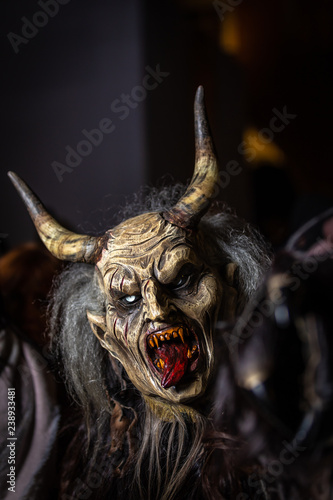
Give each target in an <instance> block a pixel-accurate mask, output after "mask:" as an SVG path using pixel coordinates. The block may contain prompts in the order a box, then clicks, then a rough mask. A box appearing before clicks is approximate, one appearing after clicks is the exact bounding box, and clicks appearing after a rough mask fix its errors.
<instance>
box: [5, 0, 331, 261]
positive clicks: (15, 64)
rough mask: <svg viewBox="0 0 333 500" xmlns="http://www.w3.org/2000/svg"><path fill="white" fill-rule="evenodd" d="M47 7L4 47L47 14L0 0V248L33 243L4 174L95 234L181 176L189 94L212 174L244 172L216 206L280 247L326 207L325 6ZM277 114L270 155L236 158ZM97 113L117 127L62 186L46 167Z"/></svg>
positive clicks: (297, 2) (187, 151) (231, 0)
mask: <svg viewBox="0 0 333 500" xmlns="http://www.w3.org/2000/svg"><path fill="white" fill-rule="evenodd" d="M44 1H45V2H46V3H47V0H44ZM63 1H65V0H63ZM58 6H59V11H58V13H57V14H56V15H54V16H53V17H51V16H49V17H48V20H47V22H46V24H45V26H43V27H39V28H38V31H37V33H36V34H34V35H33V36H31V38H30V39H26V40H27V43H20V44H19V45H18V53H15V51H14V49H13V46H12V44H11V42H10V40H9V38H8V34H9V33H15V34H16V35H20V36H22V27H23V25H24V23H25V19H28V20H29V21H32V20H33V19H39V20H40V22H43V18H42V17H38V16H37V17H36V13H37V12H40V11H43V9H42V8H41V6H40V5H39V4H38V2H37V1H33V0H25V1H20V0H11V1H10V2H9V1H7V2H3V3H2V5H1V34H2V38H1V42H2V45H1V54H2V55H1V61H2V64H1V66H2V71H1V74H2V76H1V85H2V88H1V102H2V113H1V125H2V131H1V143H2V144H1V153H2V155H1V156H2V158H1V171H0V186H1V196H0V214H1V224H0V233H1V252H5V251H6V250H9V249H10V248H12V247H14V246H15V245H17V244H18V243H20V242H24V241H29V240H33V239H35V238H36V234H35V231H34V228H33V225H32V223H31V222H30V219H29V217H28V215H27V213H26V210H25V208H24V206H23V204H22V202H21V200H20V199H19V197H18V195H17V194H16V192H15V191H14V188H13V187H12V185H11V183H10V181H9V179H8V178H7V175H6V172H7V171H8V170H14V171H15V172H17V173H18V174H19V175H21V176H22V177H23V178H24V179H25V180H26V182H27V183H28V184H29V185H30V186H31V187H32V188H33V190H34V191H35V192H36V193H37V194H38V195H39V197H40V198H41V199H42V200H43V202H44V203H45V205H46V206H47V208H48V209H49V210H50V211H51V212H52V213H53V214H54V215H55V216H56V217H57V218H58V219H59V220H60V222H62V223H63V224H65V225H66V226H67V227H68V228H70V229H74V230H75V231H79V232H87V233H90V234H98V233H100V232H101V231H102V230H104V229H106V228H108V227H110V225H112V215H113V213H114V212H115V211H116V209H117V207H118V206H119V204H124V201H125V197H126V196H128V195H130V194H131V193H133V192H135V191H137V190H138V189H139V187H140V186H141V185H145V184H148V185H156V183H158V182H161V181H160V179H161V178H162V177H163V176H165V175H166V174H169V175H168V176H167V178H166V179H164V180H163V182H171V181H172V179H173V180H175V181H181V182H186V181H187V180H188V179H189V178H190V177H191V174H192V170H193V160H194V138H193V117H192V116H193V99H194V94H195V90H196V88H197V86H198V85H199V84H203V85H204V87H205V94H206V103H207V108H208V114H209V118H210V122H211V128H212V131H213V136H214V140H215V143H216V147H217V150H218V154H219V160H220V168H221V170H223V169H224V168H225V166H226V164H227V163H228V162H229V161H231V160H234V161H237V162H239V164H240V166H241V173H240V174H239V175H237V176H234V177H232V178H231V179H230V183H229V185H228V186H227V187H226V188H225V189H222V190H221V192H220V198H221V199H223V200H225V201H226V202H227V203H228V204H229V205H231V206H232V207H234V208H235V210H236V211H237V213H238V214H239V215H240V216H242V217H244V218H246V219H247V220H249V221H250V222H253V223H255V224H257V225H258V226H259V227H260V229H261V230H262V231H263V233H264V234H265V235H266V237H267V238H268V239H269V240H270V241H271V242H272V244H273V246H274V247H276V248H277V247H279V246H280V245H282V244H283V243H284V241H285V240H286V238H287V237H288V235H289V234H290V233H291V232H292V231H293V230H294V229H295V228H296V227H298V226H299V225H300V224H301V223H302V222H304V221H305V220H307V219H308V218H309V217H311V216H313V215H315V214H316V213H318V212H320V211H322V210H323V209H325V208H326V207H328V206H331V204H332V198H333V183H332V180H333V173H332V166H331V157H332V147H333V141H332V107H333V106H332V104H333V99H332V80H333V78H332V77H333V75H332V49H333V32H332V31H333V30H332V26H333V23H332V21H333V12H332V9H333V8H332V2H331V1H330V0H319V1H316V2H314V1H313V0H312V1H311V2H310V1H306V0H281V1H277V0H271V1H269V2H267V0H243V1H240V0H226V1H225V2H222V1H220V2H214V1H204V0H200V1H199V0H196V1H195V0H193V1H190V0H188V1H186V0H178V1H176V0H174V1H172V0H168V1H164V0H162V1H158V2H156V1H152V0H145V1H144V0H127V1H124V2H120V1H110V0H109V1H107V0H97V1H95V2H91V1H88V0H80V1H79V0H70V1H68V3H67V4H64V5H58ZM34 16H35V17H34ZM22 18H23V20H22ZM157 65H159V66H160V70H161V71H162V72H167V73H169V75H168V76H167V77H165V78H164V79H163V81H162V82H160V83H159V84H158V86H157V88H156V89H154V90H151V91H148V92H147V97H146V98H145V99H143V100H142V101H141V102H139V103H138V105H137V107H136V108H135V109H131V110H130V113H129V115H128V117H127V118H126V119H124V120H120V119H119V116H120V115H119V114H116V113H115V112H114V111H112V110H111V108H110V105H111V103H112V102H113V101H114V100H115V99H118V98H120V96H121V95H122V94H123V93H124V94H130V93H131V91H132V89H133V88H134V87H135V86H137V85H141V83H142V81H143V78H144V76H145V75H146V72H147V71H146V69H145V68H146V67H147V66H150V67H151V68H153V69H155V68H156V66H157ZM150 81H152V80H150ZM284 107H286V109H287V111H288V113H291V114H294V115H296V118H295V119H293V120H291V121H290V124H288V125H287V126H286V127H285V128H284V130H282V131H281V132H279V133H276V134H274V148H275V149H274V148H273V150H271V149H272V148H270V149H269V150H267V151H264V153H262V154H259V152H258V154H257V155H256V156H255V159H252V161H247V160H246V157H245V155H244V154H242V153H241V152H240V151H239V145H240V144H241V143H242V141H243V140H244V133H245V131H246V130H248V129H249V127H251V130H255V129H256V130H257V131H258V130H259V131H260V130H261V129H263V128H265V127H268V126H269V124H270V120H271V118H272V117H273V116H274V112H273V110H274V109H278V110H280V111H281V112H282V110H283V108H284ZM103 118H110V119H111V120H112V121H113V123H114V125H115V130H114V131H113V132H112V133H111V134H108V135H104V138H103V141H102V143H101V144H100V145H99V146H96V147H94V148H93V149H92V152H91V154H89V155H87V156H86V157H84V158H83V159H82V161H81V163H80V164H79V165H78V166H77V167H75V168H74V169H73V171H72V172H71V173H68V172H67V173H64V174H63V179H62V182H60V181H59V179H58V178H57V176H56V175H55V172H54V170H53V168H52V162H54V161H58V162H61V163H64V161H65V156H66V150H65V148H66V146H68V145H69V146H71V147H72V148H74V149H75V148H76V146H77V144H78V143H79V142H80V141H81V140H82V139H85V137H84V136H83V135H82V130H83V129H87V130H88V131H90V130H92V129H95V128H96V127H97V126H98V124H99V122H100V121H101V120H102V119H103ZM253 133H255V132H251V134H253ZM269 146H272V144H269Z"/></svg>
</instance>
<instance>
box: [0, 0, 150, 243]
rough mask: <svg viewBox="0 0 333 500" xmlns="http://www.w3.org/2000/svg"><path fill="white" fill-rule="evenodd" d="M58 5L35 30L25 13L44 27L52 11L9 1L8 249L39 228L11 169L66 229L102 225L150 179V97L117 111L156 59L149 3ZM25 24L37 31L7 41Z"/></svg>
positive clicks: (1, 202) (4, 221) (5, 80)
mask: <svg viewBox="0 0 333 500" xmlns="http://www.w3.org/2000/svg"><path fill="white" fill-rule="evenodd" d="M52 4H53V10H54V11H55V9H56V7H54V2H52ZM47 5H49V7H48V8H49V9H51V7H52V5H50V4H47ZM56 5H57V6H58V12H57V13H56V14H54V15H53V17H51V16H50V15H49V16H48V21H47V23H46V25H45V26H43V27H40V28H38V32H36V33H35V34H34V28H33V27H32V28H31V26H30V27H28V28H26V29H25V28H24V25H25V24H26V22H25V20H24V19H23V20H22V17H25V18H26V19H28V21H30V22H31V21H35V22H37V24H38V23H39V24H43V23H44V22H45V14H44V16H43V15H39V16H38V15H37V16H36V13H38V12H45V11H43V9H42V8H41V6H40V4H38V3H37V2H36V1H32V0H29V1H25V2H19V1H13V2H10V3H9V2H7V6H4V5H2V7H1V16H3V17H2V22H3V24H4V26H3V34H4V37H3V39H2V42H3V45H2V53H3V61H4V63H3V69H4V71H2V85H3V87H2V98H3V101H4V102H3V112H2V120H1V121H2V126H3V132H2V135H1V138H2V161H1V174H0V175H1V180H0V183H1V198H0V213H1V230H0V232H1V233H3V234H8V237H7V238H8V239H7V241H5V243H7V244H8V245H10V246H12V245H15V244H16V243H18V242H19V241H25V240H29V239H32V238H33V237H34V232H33V226H32V224H31V223H30V222H29V219H28V216H27V215H26V210H25V208H24V207H23V204H22V203H21V201H20V200H19V198H18V196H17V194H16V193H15V191H14V189H13V187H12V186H11V183H10V182H9V180H8V178H7V176H6V171H7V170H14V171H15V172H17V173H18V174H19V175H20V176H22V177H23V178H24V179H25V180H26V182H27V183H28V184H29V185H30V186H31V187H32V188H33V190H34V191H35V192H36V193H38V195H39V196H40V197H41V199H42V200H43V201H44V202H45V204H46V205H47V207H48V208H49V209H50V210H52V212H53V213H55V214H56V215H57V217H59V218H60V219H61V220H62V221H63V222H65V223H66V224H67V225H68V226H71V227H73V228H74V229H76V230H82V231H91V232H96V231H97V232H98V231H100V230H101V229H102V227H103V226H104V225H105V223H106V220H107V219H108V218H109V217H110V212H112V207H113V206H117V205H118V204H119V203H120V202H122V201H123V197H124V195H128V194H130V193H132V192H133V191H134V190H136V189H137V188H138V186H139V185H141V184H142V183H144V182H145V179H146V170H145V169H146V152H145V141H144V134H145V132H144V116H145V112H144V104H143V103H142V102H138V103H137V107H136V108H129V107H128V106H127V108H128V111H125V110H122V111H119V110H118V108H119V104H118V107H117V104H116V105H115V106H116V107H115V108H114V110H112V109H111V108H110V106H111V105H112V103H114V101H115V100H116V99H121V95H122V94H123V93H124V94H128V93H130V92H131V90H132V89H133V87H135V86H137V85H139V84H140V83H141V82H142V79H143V76H144V74H145V72H146V70H145V65H147V64H149V63H150V61H147V60H146V59H145V57H144V53H143V45H142V43H141V39H142V5H141V2H140V1H139V0H129V1H126V2H115V1H113V2H109V1H98V2H96V3H95V2H94V3H93V2H89V1H84V0H83V1H80V2H78V1H77V0H71V1H69V2H67V4H66V5H59V4H57V3H56ZM49 12H51V10H49ZM34 16H35V17H34ZM46 19H47V18H46ZM22 29H24V30H25V31H24V33H25V34H30V35H31V38H30V39H29V38H27V37H25V38H24V39H25V40H27V43H24V42H21V40H20V39H18V38H15V37H14V36H11V37H10V38H8V34H9V33H11V32H12V33H14V34H16V35H20V36H22ZM32 35H34V36H32ZM15 50H16V51H17V53H16V52H15ZM152 64H154V61H153V62H152ZM105 118H107V119H109V120H111V122H112V124H111V123H110V122H109V121H103V120H104V119H105ZM101 121H102V128H103V133H102V135H101V133H96V132H95V133H94V134H93V136H90V139H89V138H88V144H85V143H81V144H80V146H79V153H80V155H79V156H80V157H81V159H80V157H78V156H73V154H74V153H71V155H70V157H68V158H67V162H66V156H67V154H68V152H69V151H72V149H73V150H74V151H77V150H78V149H77V148H78V145H79V143H80V142H81V141H82V140H87V137H85V136H84V133H83V132H82V131H83V130H86V131H87V132H91V131H92V130H93V129H96V128H100V125H101ZM92 140H93V141H94V144H92ZM89 143H90V144H91V145H89ZM67 146H70V148H72V149H69V150H66V147H67ZM82 154H84V156H82ZM54 162H59V163H62V164H63V165H65V168H66V170H65V171H63V167H61V166H59V165H57V166H56V167H55V168H56V171H57V173H56V172H55V170H54V167H53V165H54ZM68 166H70V168H71V169H72V170H71V171H69V170H68Z"/></svg>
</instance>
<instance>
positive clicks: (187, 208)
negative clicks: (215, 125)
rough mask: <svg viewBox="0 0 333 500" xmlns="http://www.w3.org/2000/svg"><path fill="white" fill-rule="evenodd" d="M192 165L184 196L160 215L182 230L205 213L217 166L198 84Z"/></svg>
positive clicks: (211, 192)
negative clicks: (193, 160) (193, 165)
mask: <svg viewBox="0 0 333 500" xmlns="http://www.w3.org/2000/svg"><path fill="white" fill-rule="evenodd" d="M194 131H195V168H194V173H193V177H192V180H191V182H190V184H189V186H188V187H187V189H186V191H185V193H184V195H183V196H182V197H181V198H180V200H179V201H178V202H177V203H176V205H175V206H174V207H172V208H171V209H169V210H166V211H165V212H163V214H162V216H163V217H164V218H165V219H166V220H167V221H168V222H170V223H171V224H174V225H176V226H179V227H182V228H184V229H192V228H194V227H195V226H196V225H197V224H198V223H199V221H200V219H201V217H202V216H203V215H204V214H205V213H206V212H207V210H208V209H209V206H210V204H211V201H212V199H213V198H214V196H215V194H216V187H217V181H218V166H217V160H216V154H215V149H214V145H213V141H212V138H211V134H210V130H209V125H208V120H207V116H206V110H205V104H204V89H203V87H202V85H200V86H199V87H198V89H197V91H196V95H195V99H194Z"/></svg>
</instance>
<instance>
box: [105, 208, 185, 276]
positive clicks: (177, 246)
mask: <svg viewBox="0 0 333 500" xmlns="http://www.w3.org/2000/svg"><path fill="white" fill-rule="evenodd" d="M192 246H193V242H192V241H191V239H189V237H188V234H187V232H186V231H185V230H184V229H181V228H179V227H177V226H174V225H172V224H170V223H169V222H167V221H165V220H164V219H163V217H161V216H160V215H159V214H158V213H147V214H143V215H139V216H137V217H134V218H132V219H128V220H127V221H125V222H123V223H121V224H120V225H119V226H117V227H116V228H115V229H113V230H112V231H111V232H110V236H109V239H108V242H107V246H106V248H105V249H104V250H103V253H102V257H101V259H100V261H99V262H98V264H97V266H98V268H99V269H100V271H102V274H104V272H105V271H106V270H107V268H109V266H110V264H112V263H114V262H122V263H124V262H126V263H127V264H128V265H133V264H134V263H136V264H138V261H140V265H141V266H142V267H146V266H148V262H149V261H152V260H154V263H155V264H154V265H155V266H156V267H159V266H160V265H161V264H162V263H163V260H164V259H165V258H167V254H168V253H170V252H172V251H173V252H175V251H176V252H177V253H180V254H183V255H184V254H185V253H188V252H189V251H190V249H191V248H192ZM184 257H185V255H184ZM103 271H104V272H103Z"/></svg>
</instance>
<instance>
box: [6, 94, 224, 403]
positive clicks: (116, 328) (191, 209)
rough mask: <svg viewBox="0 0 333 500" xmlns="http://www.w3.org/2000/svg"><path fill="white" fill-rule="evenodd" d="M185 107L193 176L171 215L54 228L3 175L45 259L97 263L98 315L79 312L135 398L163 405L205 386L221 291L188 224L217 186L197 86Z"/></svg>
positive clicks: (22, 187)
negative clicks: (191, 129) (191, 130)
mask: <svg viewBox="0 0 333 500" xmlns="http://www.w3.org/2000/svg"><path fill="white" fill-rule="evenodd" d="M194 109H195V136H196V160H195V170H194V175H193V178H192V181H191V183H190V185H189V186H188V188H187V190H186V192H185V194H184V195H183V196H182V197H181V199H180V200H179V201H178V202H177V203H176V205H175V206H174V207H172V208H171V209H170V210H168V211H165V212H163V213H157V212H153V213H146V214H143V215H139V216H137V217H134V218H132V219H128V220H127V221H125V222H123V223H121V224H120V225H118V226H117V227H116V228H114V229H112V230H109V231H107V232H106V233H105V234H104V235H103V236H101V237H92V236H86V235H78V234H75V233H72V232H70V231H68V230H66V229H65V228H63V227H62V226H60V225H59V224H58V223H57V222H56V221H55V220H54V219H53V218H52V217H51V216H50V215H49V214H48V213H47V212H46V210H45V208H44V207H43V205H42V204H41V202H40V201H39V200H38V198H37V197H36V196H35V195H34V194H33V193H32V191H31V190H30V189H29V188H28V186H27V185H26V184H25V183H24V182H23V181H22V180H21V179H20V178H19V177H18V176H17V175H16V174H14V173H10V174H9V175H10V177H11V180H12V182H13V183H14V185H15V187H16V188H17V190H18V191H19V193H20V195H21V196H22V198H23V200H24V202H25V203H26V205H27V208H28V210H29V213H30V215H31V217H32V219H33V221H34V224H35V226H36V229H37V231H38V233H39V235H40V237H41V239H42V240H43V242H44V244H45V245H46V246H47V248H48V249H49V250H50V251H51V253H53V255H55V256H56V257H58V258H60V259H63V260H69V261H73V262H86V263H90V264H94V265H95V266H96V269H97V273H98V277H99V282H100V286H101V289H102V291H103V293H104V296H105V304H106V312H105V315H100V314H96V312H94V311H87V316H88V320H89V322H90V325H91V327H92V330H93V332H94V333H95V335H96V336H97V337H98V338H99V340H100V343H101V345H102V346H103V347H104V348H105V349H107V350H108V351H109V352H110V354H111V355H112V356H114V357H115V358H117V359H118V360H119V361H120V362H121V363H122V365H123V366H124V368H125V370H126V372H127V374H128V376H129V378H130V379H131V380H132V382H133V384H134V385H135V386H136V387H137V389H138V390H139V391H140V392H141V393H142V394H143V395H144V396H148V397H155V396H157V397H159V398H162V399H163V400H167V401H169V402H171V403H172V402H173V403H185V402H187V401H190V400H191V399H193V398H197V397H198V396H200V395H202V394H203V393H204V391H205V389H206V386H207V383H208V379H209V376H210V374H211V372H212V363H213V330H214V325H215V322H216V318H217V314H218V311H219V309H220V306H221V297H222V295H223V284H222V281H221V278H220V277H219V275H218V273H217V271H216V270H214V269H212V268H210V267H209V266H208V265H207V263H205V262H204V260H203V258H202V255H203V254H204V253H205V250H204V245H205V242H204V241H203V240H204V239H203V237H202V235H201V233H200V230H199V229H198V228H197V226H198V223H199V221H200V219H201V217H202V216H203V214H204V213H205V212H206V211H207V209H208V208H209V205H210V202H211V199H212V198H213V196H214V195H215V194H216V192H215V191H216V189H217V180H218V170H217V163H216V158H215V154H214V149H213V144H212V140H211V137H210V134H209V130H208V124H207V119H206V115H205V110H204V104H203V89H202V87H199V89H198V91H197V94H196V98H195V108H194Z"/></svg>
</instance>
